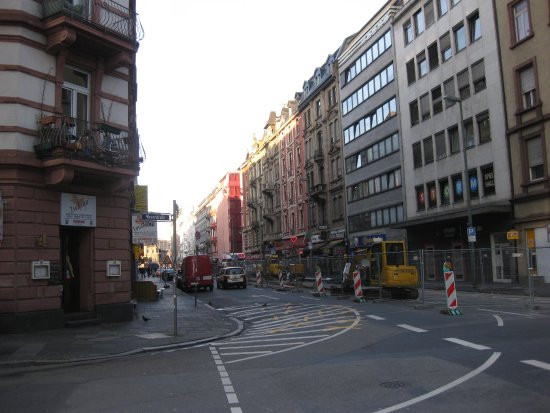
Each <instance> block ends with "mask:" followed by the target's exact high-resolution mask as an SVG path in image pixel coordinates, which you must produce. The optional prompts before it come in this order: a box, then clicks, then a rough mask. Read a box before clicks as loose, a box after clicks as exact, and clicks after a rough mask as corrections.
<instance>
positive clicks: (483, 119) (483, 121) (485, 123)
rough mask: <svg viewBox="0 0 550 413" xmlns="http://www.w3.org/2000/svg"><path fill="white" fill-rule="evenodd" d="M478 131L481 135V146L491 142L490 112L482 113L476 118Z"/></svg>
mask: <svg viewBox="0 0 550 413" xmlns="http://www.w3.org/2000/svg"><path fill="white" fill-rule="evenodd" d="M476 121H477V131H478V133H479V144H480V145H481V144H482V143H486V142H489V141H490V140H491V124H490V123H489V112H484V113H480V114H479V115H477V116H476Z"/></svg>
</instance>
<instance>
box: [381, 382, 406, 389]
mask: <svg viewBox="0 0 550 413" xmlns="http://www.w3.org/2000/svg"><path fill="white" fill-rule="evenodd" d="M406 385H407V383H405V382H404V381H386V382H384V383H380V386H382V387H385V388H386V389H400V388H402V387H405V386H406Z"/></svg>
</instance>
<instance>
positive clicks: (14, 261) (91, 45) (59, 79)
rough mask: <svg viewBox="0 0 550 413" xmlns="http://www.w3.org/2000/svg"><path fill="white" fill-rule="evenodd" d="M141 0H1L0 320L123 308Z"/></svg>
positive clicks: (122, 313)
mask: <svg viewBox="0 0 550 413" xmlns="http://www.w3.org/2000/svg"><path fill="white" fill-rule="evenodd" d="M138 29H140V26H139V22H137V20H136V9H135V1H134V0H119V2H114V1H108V2H107V1H80V2H76V1H75V2H70V1H54V0H42V1H33V0H14V1H9V2H2V6H0V30H1V32H2V35H1V36H0V50H1V53H0V85H1V86H0V331H2V332H11V331H21V330H35V329H41V328H52V327H62V326H63V323H64V322H65V321H70V320H71V319H72V318H73V317H74V316H75V315H79V314H82V313H84V314H85V315H86V316H88V317H92V318H97V319H99V320H103V321H118V320H128V319H131V318H132V316H133V310H132V305H131V303H130V299H131V282H132V263H133V258H132V255H131V208H132V199H133V197H132V192H133V185H134V181H135V178H136V176H137V175H138V171H139V162H140V159H139V152H138V148H139V137H138V135H137V127H136V119H135V111H136V107H135V105H136V99H137V98H136V90H137V87H136V77H135V76H136V68H135V55H136V52H137V48H138V43H137V41H138V40H140V31H139V30H138Z"/></svg>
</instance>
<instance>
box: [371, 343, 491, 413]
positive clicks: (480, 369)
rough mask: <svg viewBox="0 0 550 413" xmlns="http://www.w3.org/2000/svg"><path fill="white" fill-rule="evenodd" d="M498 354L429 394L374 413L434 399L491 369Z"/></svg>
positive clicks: (383, 412) (393, 410) (386, 411)
mask: <svg viewBox="0 0 550 413" xmlns="http://www.w3.org/2000/svg"><path fill="white" fill-rule="evenodd" d="M500 354H501V353H493V354H492V355H491V357H489V358H488V359H487V361H485V363H483V364H482V365H481V366H479V367H478V368H477V369H475V370H472V371H471V372H469V373H468V374H466V375H464V376H462V377H459V378H458V379H456V380H454V381H452V382H450V383H448V384H446V385H444V386H441V387H439V388H437V389H435V390H433V391H431V392H429V393H426V394H423V395H422V396H418V397H415V398H414V399H411V400H407V401H406V402H403V403H399V404H396V405H394V406H391V407H387V408H385V409H382V410H377V411H376V413H390V412H395V411H396V410H400V409H403V408H404V407H408V406H412V405H413V404H416V403H419V402H421V401H424V400H427V399H429V398H431V397H434V396H437V395H438V394H441V393H443V392H445V391H447V390H450V389H452V388H453V387H456V386H458V385H460V384H462V383H464V382H465V381H467V380H470V379H471V378H473V377H475V376H477V375H478V374H480V373H483V372H484V371H485V370H487V369H488V368H489V367H491V366H492V365H493V364H494V363H495V362H496V361H497V360H498V358H499V357H500Z"/></svg>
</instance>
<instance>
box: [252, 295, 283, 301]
mask: <svg viewBox="0 0 550 413" xmlns="http://www.w3.org/2000/svg"><path fill="white" fill-rule="evenodd" d="M252 297H265V298H269V299H270V300H280V298H277V297H271V296H269V295H253V296H252Z"/></svg>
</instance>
